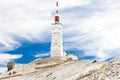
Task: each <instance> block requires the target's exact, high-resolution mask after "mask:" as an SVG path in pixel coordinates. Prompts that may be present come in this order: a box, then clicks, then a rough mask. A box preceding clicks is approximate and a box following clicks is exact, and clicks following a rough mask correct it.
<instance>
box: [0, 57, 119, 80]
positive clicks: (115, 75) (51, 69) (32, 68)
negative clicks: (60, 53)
mask: <svg viewBox="0 0 120 80" xmlns="http://www.w3.org/2000/svg"><path fill="white" fill-rule="evenodd" d="M0 80H120V57H119V58H116V59H114V60H112V61H110V62H108V63H107V62H99V61H96V60H95V61H88V60H71V59H68V60H63V59H61V58H58V57H57V58H47V59H37V60H35V61H33V62H31V63H29V64H26V65H20V66H16V67H14V68H13V69H12V70H10V71H8V72H6V73H3V74H1V75H0Z"/></svg>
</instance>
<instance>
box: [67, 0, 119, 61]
mask: <svg viewBox="0 0 120 80" xmlns="http://www.w3.org/2000/svg"><path fill="white" fill-rule="evenodd" d="M101 3H103V4H104V5H103V6H99V7H100V8H101V9H102V11H99V10H96V11H97V12H94V14H93V15H91V16H89V17H85V18H82V19H80V20H77V21H76V22H75V23H76V25H75V26H73V27H69V28H71V29H69V32H72V33H73V32H74V34H76V36H75V35H74V36H73V37H71V36H70V37H68V38H66V40H65V41H66V42H71V43H73V44H71V48H77V49H80V50H85V51H86V54H85V55H87V56H89V55H92V56H96V58H97V59H99V60H105V59H108V58H110V57H115V56H118V54H116V53H114V52H113V51H114V50H116V49H120V42H119V41H120V22H119V21H120V15H119V14H120V5H119V4H120V1H119V0H117V1H114V0H106V1H101ZM92 5H94V4H92ZM74 20H75V19H74ZM71 22H72V21H71ZM73 30H74V31H73ZM71 38H72V39H71ZM78 44H79V45H78ZM68 47H69V46H68ZM111 52H113V54H110V53H111ZM119 55H120V54H119Z"/></svg>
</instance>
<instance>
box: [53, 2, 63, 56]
mask: <svg viewBox="0 0 120 80" xmlns="http://www.w3.org/2000/svg"><path fill="white" fill-rule="evenodd" d="M56 8H57V9H56V14H55V22H54V23H53V24H52V28H51V29H52V30H51V57H61V56H64V53H63V39H62V35H63V26H62V24H61V23H60V15H59V13H58V2H56Z"/></svg>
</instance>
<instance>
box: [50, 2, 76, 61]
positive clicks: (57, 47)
mask: <svg viewBox="0 0 120 80" xmlns="http://www.w3.org/2000/svg"><path fill="white" fill-rule="evenodd" d="M56 7H58V2H57V3H56ZM51 36H52V38H51V57H61V58H62V59H64V60H67V59H73V60H75V59H77V56H76V55H73V54H70V55H68V54H66V52H64V51H63V38H62V36H63V26H62V24H61V23H60V15H59V14H58V10H56V15H55V22H54V23H53V24H52V30H51Z"/></svg>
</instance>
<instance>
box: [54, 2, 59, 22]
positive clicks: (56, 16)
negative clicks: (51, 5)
mask: <svg viewBox="0 0 120 80" xmlns="http://www.w3.org/2000/svg"><path fill="white" fill-rule="evenodd" d="M56 8H57V9H56V15H55V22H59V21H60V16H59V14H58V2H56Z"/></svg>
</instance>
